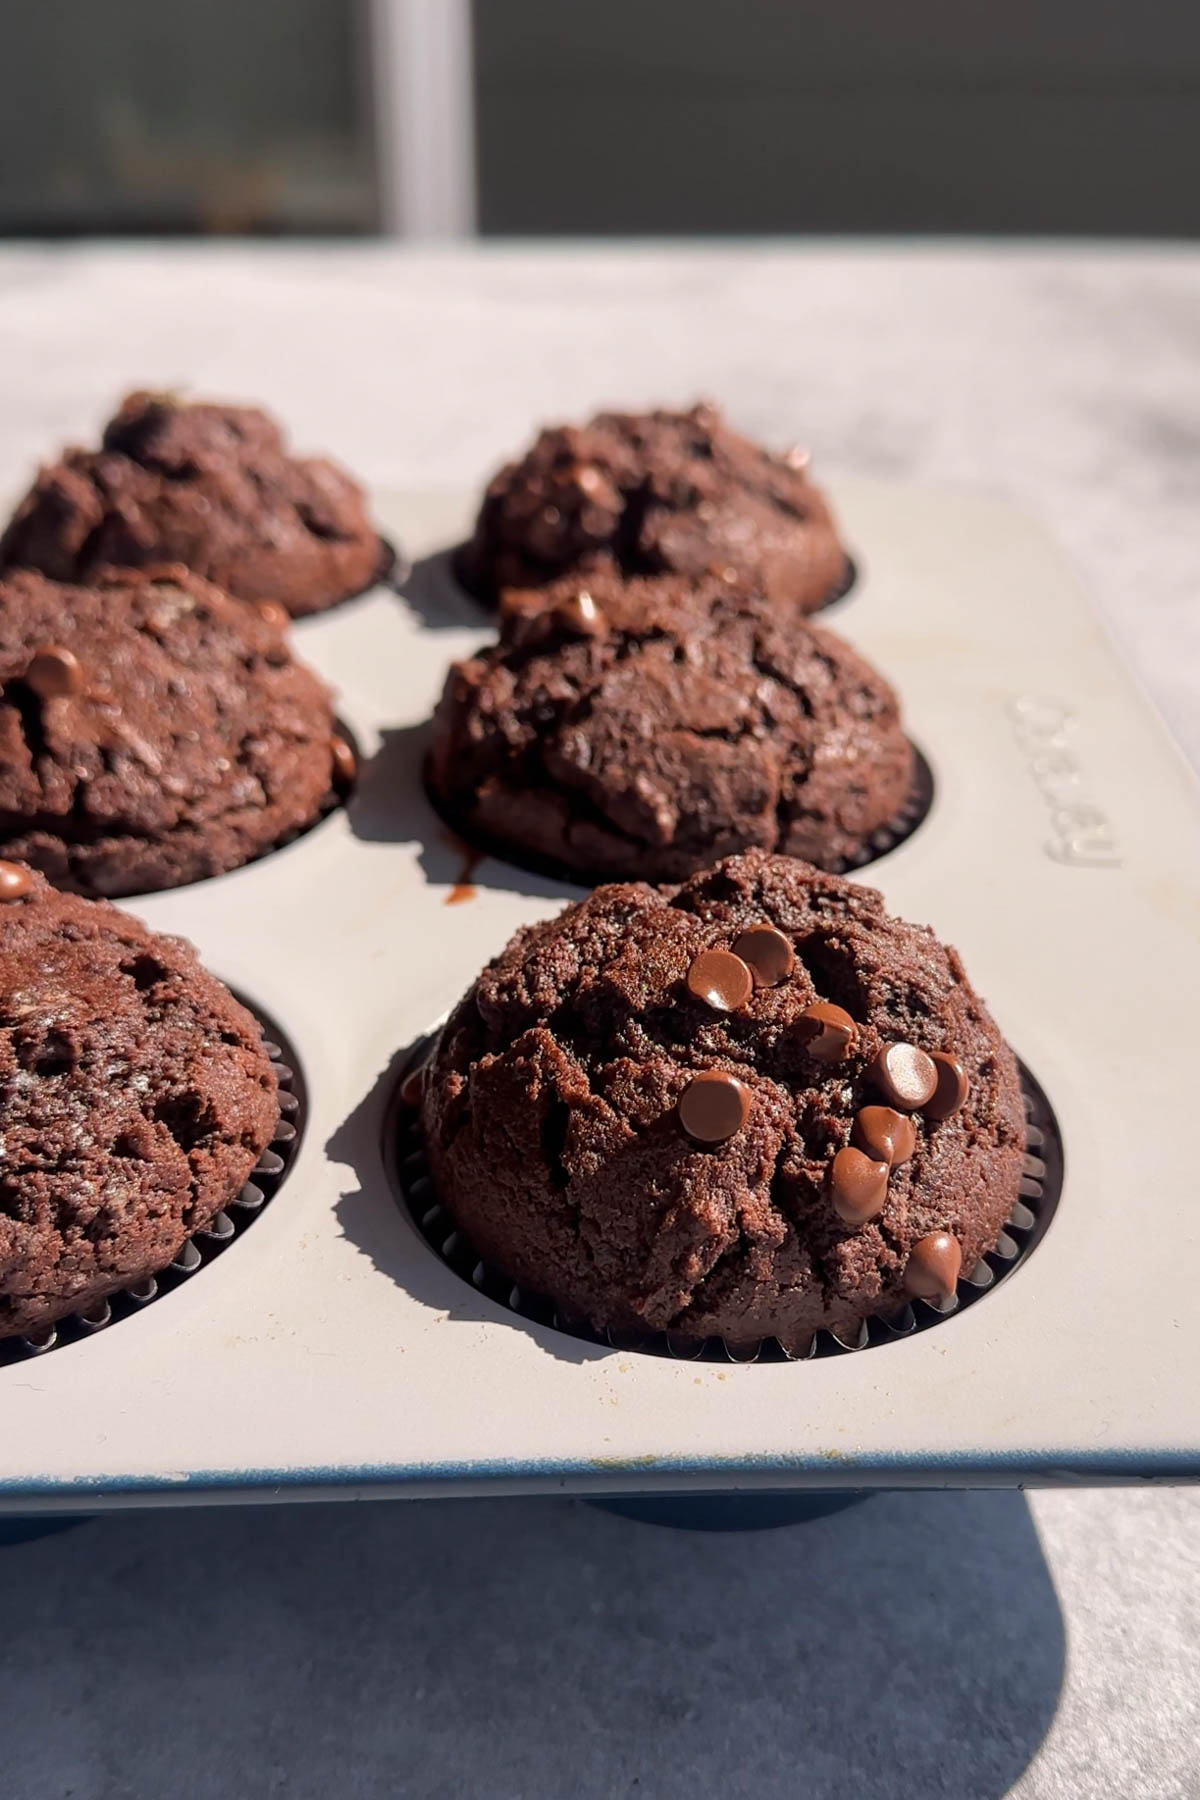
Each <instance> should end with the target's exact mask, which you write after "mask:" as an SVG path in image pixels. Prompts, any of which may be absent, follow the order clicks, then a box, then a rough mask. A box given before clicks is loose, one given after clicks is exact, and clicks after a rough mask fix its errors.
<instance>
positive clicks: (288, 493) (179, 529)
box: [0, 393, 391, 616]
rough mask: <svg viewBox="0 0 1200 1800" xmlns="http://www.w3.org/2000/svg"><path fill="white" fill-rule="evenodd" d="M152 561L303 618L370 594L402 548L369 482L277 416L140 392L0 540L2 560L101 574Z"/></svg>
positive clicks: (61, 466)
mask: <svg viewBox="0 0 1200 1800" xmlns="http://www.w3.org/2000/svg"><path fill="white" fill-rule="evenodd" d="M154 563H184V564H185V565H186V566H187V567H188V568H189V569H192V570H193V571H194V572H195V573H196V574H197V575H202V576H204V577H205V578H206V579H207V580H209V581H213V582H215V583H216V584H217V586H218V587H222V588H224V589H225V591H226V593H229V594H233V595H234V596H235V597H236V598H238V599H240V600H274V601H276V602H277V603H278V604H280V605H281V606H284V607H286V608H287V610H288V612H290V613H292V614H293V615H295V616H299V615H300V614H302V613H312V612H320V611H322V610H323V609H324V608H326V607H329V606H336V605H337V603H338V601H339V600H347V599H349V598H350V597H351V596H352V595H354V594H359V593H362V591H363V590H364V589H365V588H368V587H370V586H371V584H372V583H373V582H375V581H377V580H379V579H380V578H381V576H383V575H384V574H386V572H387V570H388V568H389V567H390V564H391V552H390V551H389V550H388V549H387V546H386V545H384V544H383V542H382V540H381V539H380V537H379V535H378V533H377V532H376V530H375V527H374V526H373V525H372V524H371V521H370V518H369V517H368V514H367V510H366V499H365V496H364V494H363V492H362V489H361V488H360V487H359V486H358V483H357V482H355V481H353V480H352V479H351V478H350V476H349V475H347V474H346V473H345V472H344V470H342V469H340V468H338V466H337V465H336V464H335V463H332V462H326V461H324V460H322V459H319V458H304V457H297V456H292V455H291V454H290V453H289V451H288V449H287V446H286V444H285V443H284V439H283V435H282V433H281V431H280V428H279V426H278V425H277V424H276V423H275V421H274V420H273V419H272V418H270V417H269V415H268V414H267V413H265V412H260V411H259V410H258V409H257V408H255V407H250V406H221V405H214V404H211V403H209V402H200V401H196V402H185V401H182V400H179V399H176V398H175V397H174V396H173V395H169V394H148V393H136V394H130V395H128V396H127V397H126V399H125V400H123V401H122V403H121V406H120V407H119V409H118V411H117V412H116V414H115V415H114V417H113V418H111V419H110V420H109V422H108V424H107V425H106V426H105V428H104V436H103V441H102V444H101V447H100V449H99V450H82V449H78V448H73V449H68V450H65V451H64V452H63V453H62V455H61V457H60V458H59V459H58V460H57V461H56V462H53V463H51V464H49V465H48V466H47V467H45V468H43V469H42V470H41V471H40V472H39V474H38V477H37V480H36V481H35V482H34V485H33V487H32V488H31V489H30V491H29V493H28V494H27V495H26V496H25V498H24V500H22V502H21V504H20V506H19V507H18V508H17V510H16V512H15V513H14V515H13V517H12V520H11V521H10V523H9V525H8V527H7V529H6V530H5V532H4V535H3V537H0V569H12V568H32V569H40V570H41V572H42V573H43V574H45V575H49V576H52V577H53V578H54V579H55V580H56V581H71V582H89V581H91V580H92V579H93V577H94V576H95V575H96V574H97V572H98V571H99V570H101V569H104V568H106V567H123V568H143V567H145V566H147V565H149V564H154Z"/></svg>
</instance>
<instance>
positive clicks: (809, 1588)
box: [0, 1384, 1064, 1800]
mask: <svg viewBox="0 0 1200 1800" xmlns="http://www.w3.org/2000/svg"><path fill="white" fill-rule="evenodd" d="M404 1405H405V1396H404V1393H403V1388H402V1386H401V1385H399V1384H398V1386H397V1392H396V1406H397V1410H398V1412H399V1413H401V1414H402V1413H403V1409H404ZM0 1609H2V1611H3V1616H4V1617H5V1619H6V1620H8V1621H10V1625H11V1629H9V1630H7V1631H6V1632H4V1633H3V1634H2V1636H0V1743H3V1747H4V1750H3V1761H4V1777H5V1780H4V1786H5V1790H6V1792H8V1793H10V1794H13V1795H19V1796H20V1800H62V1796H64V1795H66V1794H74V1795H76V1796H79V1797H80V1800H83V1797H85V1796H86V1800H143V1797H144V1800H159V1796H161V1795H164V1794H170V1795H171V1796H172V1797H173V1800H229V1797H230V1796H232V1795H245V1796H250V1795H260V1794H261V1795H267V1794H280V1795H287V1797H288V1800H331V1797H336V1800H397V1797H398V1796H403V1797H406V1800H407V1797H410V1796H411V1797H412V1800H476V1797H478V1800H568V1797H569V1800H611V1797H612V1796H616V1795H622V1796H623V1795H628V1794H640V1795H645V1796H647V1797H649V1796H653V1800H697V1796H700V1795H703V1796H708V1795H714V1796H715V1795H719V1796H721V1800H785V1797H786V1800H798V1797H802V1800H843V1797H848V1796H855V1795H870V1796H871V1800H892V1797H896V1800H899V1797H900V1796H903V1797H904V1800H912V1796H914V1795H920V1796H922V1797H923V1800H929V1797H930V1796H946V1797H947V1800H993V1797H995V1800H999V1797H1000V1796H1001V1795H1003V1794H1005V1793H1006V1792H1007V1791H1008V1789H1009V1787H1010V1786H1011V1785H1012V1783H1013V1782H1014V1781H1015V1780H1016V1779H1017V1777H1018V1776H1019V1774H1020V1773H1021V1771H1022V1770H1023V1769H1024V1768H1025V1767H1026V1765H1027V1764H1028V1762H1029V1761H1030V1759H1031V1757H1032V1756H1033V1754H1034V1752H1035V1750H1036V1749H1037V1746H1038V1744H1039V1743H1040V1741H1041V1739H1042V1737H1043V1735H1044V1734H1045V1732H1046V1730H1047V1728H1048V1726H1049V1724H1050V1721H1051V1718H1052V1716H1053V1713H1054V1709H1055V1705H1056V1702H1057V1698H1058V1694H1059V1689H1060V1686H1061V1682H1062V1674H1063V1658H1064V1642H1063V1626H1062V1620H1061V1616H1060V1613H1059V1608H1058V1604H1057V1600H1056V1597H1055V1594H1054V1589H1053V1587H1052V1585H1051V1581H1050V1577H1049V1574H1048V1571H1047V1568H1046V1564H1045V1562H1044V1560H1043V1558H1042V1553H1041V1549H1040V1547H1039V1544H1038V1539H1037V1535H1036V1532H1035V1530H1034V1526H1033V1522H1032V1520H1031V1518H1030V1514H1029V1511H1028V1509H1027V1507H1026V1504H1025V1501H1024V1499H1023V1498H1022V1497H1021V1496H1019V1495H1017V1494H1008V1493H977V1494H968V1495H956V1494H887V1495H882V1496H879V1497H877V1498H875V1499H873V1500H871V1501H870V1502H868V1503H867V1504H866V1505H864V1506H861V1507H856V1508H854V1509H852V1510H850V1511H848V1512H845V1513H841V1514H838V1515H836V1516H834V1517H831V1518H826V1519H820V1520H817V1521H815V1522H813V1523H810V1524H806V1525H800V1526H794V1527H789V1528H787V1529H784V1530H778V1531H770V1532H762V1533H733V1534H729V1535H721V1536H711V1535H707V1534H692V1533H688V1532H677V1531H669V1530H662V1529H659V1528H657V1527H654V1526H645V1525H636V1524H632V1523H630V1522H628V1521H626V1520H623V1519H619V1518H615V1517H612V1516H609V1515H606V1514H602V1513H599V1512H597V1511H594V1510H593V1509H591V1508H589V1507H588V1506H586V1505H585V1504H583V1503H581V1502H578V1501H564V1500H456V1501H445V1502H436V1501H425V1502H415V1501H413V1502H407V1503H403V1502H400V1503H397V1502H378V1503H373V1504H370V1505H349V1504H347V1505H340V1506H335V1505H322V1506H307V1507H306V1506H294V1507H281V1508H278V1509H270V1508H262V1509H246V1510H241V1509H237V1510H234V1509H222V1508H212V1509H209V1510H198V1511H176V1512H153V1513H138V1512H132V1513H126V1514H124V1515H117V1516H111V1517H108V1518H104V1519H97V1520H94V1521H92V1522H91V1523H89V1524H87V1525H85V1526H83V1527H81V1528H80V1529H79V1530H78V1531H76V1532H72V1533H68V1534H67V1535H66V1536H64V1537H61V1538H48V1539H45V1540H43V1541H42V1542H40V1543H33V1544H26V1545H23V1546H20V1547H17V1548H13V1549H9V1550H6V1551H4V1552H2V1553H0Z"/></svg>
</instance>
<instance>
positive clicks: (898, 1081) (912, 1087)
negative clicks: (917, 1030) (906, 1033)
mask: <svg viewBox="0 0 1200 1800" xmlns="http://www.w3.org/2000/svg"><path fill="white" fill-rule="evenodd" d="M868 1075H869V1078H870V1080H871V1081H872V1082H873V1083H874V1085H875V1086H876V1087H877V1088H878V1089H879V1092H880V1093H881V1094H882V1095H883V1097H884V1099H885V1100H886V1101H887V1103H888V1105H889V1106H898V1107H900V1108H901V1109H902V1110H903V1111H904V1112H916V1111H918V1109H919V1108H920V1107H922V1106H924V1104H925V1102H926V1101H927V1100H928V1099H929V1098H930V1096H931V1095H932V1094H933V1092H934V1090H935V1089H936V1087H937V1083H938V1078H937V1070H936V1069H935V1068H934V1066H933V1059H932V1058H931V1057H928V1056H926V1054H925V1052H924V1050H918V1049H917V1046H916V1045H915V1044H884V1045H883V1047H882V1049H881V1050H880V1052H879V1054H878V1056H877V1057H876V1058H875V1060H874V1062H873V1063H872V1064H871V1067H870V1069H869V1070H868Z"/></svg>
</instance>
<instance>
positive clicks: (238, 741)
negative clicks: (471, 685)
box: [0, 568, 333, 896]
mask: <svg viewBox="0 0 1200 1800" xmlns="http://www.w3.org/2000/svg"><path fill="white" fill-rule="evenodd" d="M47 647H53V648H54V649H55V651H56V653H57V652H58V651H65V652H66V654H67V656H68V657H69V658H70V659H71V661H72V662H73V664H74V665H75V669H76V671H77V672H76V674H75V681H76V684H77V687H76V691H73V692H66V693H59V694H51V695H50V696H49V697H42V696H41V695H40V694H39V693H38V691H37V690H36V687H35V686H34V685H33V683H34V682H36V680H37V676H36V671H35V670H34V669H33V663H34V658H35V657H37V656H38V654H39V653H40V652H43V651H44V650H45V649H46V648H47ZM332 728H333V711H332V704H331V700H330V696H329V693H328V691H327V690H326V688H325V687H324V685H323V683H322V682H321V681H320V680H319V679H318V678H317V676H315V675H314V674H313V673H312V672H311V670H309V669H306V668H305V667H304V665H303V664H302V663H298V662H297V661H296V660H295V658H294V657H293V656H292V653H291V650H290V648H289V646H288V640H287V635H286V632H285V631H283V630H281V629H280V627H279V626H278V625H277V624H275V623H274V622H273V621H271V620H270V619H267V618H264V617H262V616H261V614H260V613H259V612H258V611H257V610H256V609H255V608H254V607H250V606H244V605H243V604H242V603H241V602H240V601H237V600H231V599H230V598H229V596H228V595H227V594H224V593H222V592H221V591H220V589H218V588H215V587H212V586H211V585H209V583H207V582H204V581H201V580H200V579H199V578H198V577H197V576H195V575H191V574H189V573H188V571H187V570H186V569H182V568H176V569H168V570H160V571H153V570H147V571H143V572H140V573H135V572H132V571H126V572H124V573H123V574H121V575H120V576H119V577H115V578H114V579H112V580H111V581H109V582H107V583H105V584H103V585H97V586H94V587H67V586H60V585H59V584H57V583H55V582H51V581H47V580H46V579H45V578H44V577H43V576H41V575H35V574H33V573H31V572H29V571H19V572H17V573H15V574H13V575H11V576H10V577H8V579H6V580H4V581H0V856H3V857H10V858H12V859H14V860H16V861H21V862H29V863H32V864H33V865H34V866H35V867H37V868H39V869H41V870H42V871H43V872H44V873H45V874H46V875H48V876H49V878H50V879H51V881H53V882H54V883H55V885H56V886H58V887H62V888H70V889H75V890H77V891H79V892H82V893H90V894H98V895H108V896H113V895H120V894H133V893H142V892H146V891H148V890H150V889H154V888H164V887H176V886H179V885H180V884H182V883H184V882H188V881H197V880H200V879H201V878H202V877H205V876H210V875H218V874H221V873H223V872H224V871H225V870H228V869H235V868H237V867H239V866H240V865H241V864H242V863H245V862H249V861H251V860H252V859H253V858H254V857H256V856H258V855H260V854H261V853H262V852H263V851H265V850H268V849H271V848H272V847H273V846H274V845H276V844H277V843H279V841H280V840H281V839H282V838H284V837H286V836H288V835H289V834H291V833H293V832H296V831H299V830H301V829H303V828H304V827H305V826H306V825H309V824H311V823H312V822H313V821H314V820H315V819H316V818H317V817H318V816H319V815H320V812H321V810H322V807H323V805H324V803H325V802H326V800H327V798H328V796H329V794H330V790H331V787H332V783H333V751H332V748H331V741H332Z"/></svg>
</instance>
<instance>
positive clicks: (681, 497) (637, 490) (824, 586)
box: [458, 404, 851, 612]
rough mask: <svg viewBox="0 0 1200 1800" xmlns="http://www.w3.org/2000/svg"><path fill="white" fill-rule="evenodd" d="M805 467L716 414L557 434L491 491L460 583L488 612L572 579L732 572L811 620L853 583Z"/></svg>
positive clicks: (642, 419)
mask: <svg viewBox="0 0 1200 1800" xmlns="http://www.w3.org/2000/svg"><path fill="white" fill-rule="evenodd" d="M806 467H807V457H806V456H804V455H803V454H802V453H797V452H794V451H793V452H789V453H788V454H786V455H783V456H775V455H772V453H771V452H770V451H768V450H765V449H763V448H762V447H761V446H760V445H758V444H754V443H751V442H750V440H749V439H748V438H744V437H739V435H738V434H737V433H736V432H734V431H731V430H730V429H729V427H728V426H727V425H726V424H725V422H724V420H723V419H722V417H721V415H720V413H719V411H718V410H717V408H716V407H715V406H712V405H710V404H702V405H699V406H694V407H692V408H691V410H690V411H688V412H662V411H660V412H651V413H615V412H614V413H600V414H599V415H598V416H597V417H596V418H594V419H592V420H590V421H589V422H588V424H586V425H579V426H574V425H561V426H554V427H552V428H551V429H549V430H546V431H543V432H542V433H541V435H540V436H539V437H538V439H537V440H536V442H535V443H534V444H533V446H532V448H531V449H530V450H529V451H528V452H527V453H526V454H525V455H524V456H523V457H521V458H520V459H519V460H518V461H516V462H512V463H509V464H507V466H506V467H505V468H503V469H501V470H500V472H499V473H498V474H497V475H496V476H495V478H494V479H493V481H492V482H491V484H490V486H489V487H488V490H487V493H486V495H485V497H484V501H483V506H482V508H481V510H480V513H479V517H478V519H477V521H476V524H475V530H474V533H473V535H472V537H471V539H470V542H469V543H467V544H466V545H465V546H464V547H463V549H462V551H461V552H460V554H459V558H458V569H459V574H460V576H461V578H462V580H463V581H464V582H465V584H466V586H467V587H468V588H470V589H471V590H472V592H473V593H475V594H476V595H478V597H479V598H480V599H483V600H487V601H491V602H495V601H496V600H497V599H498V597H499V595H500V593H501V591H502V590H503V589H504V588H507V587H518V588H533V587H542V586H544V585H545V584H546V583H547V582H551V581H554V580H555V579H556V578H557V577H558V576H560V575H563V574H567V573H583V574H588V575H590V574H591V573H592V572H593V571H595V570H611V569H617V570H620V571H622V572H623V573H624V574H626V575H654V574H661V573H664V572H674V573H676V574H680V575H692V576H696V575H703V574H706V573H707V572H708V571H710V570H712V569H728V570H730V571H731V572H732V573H733V574H734V575H737V576H740V577H744V578H746V579H748V580H750V581H751V582H753V583H754V584H755V585H756V586H757V587H758V588H760V589H761V591H762V592H763V593H764V594H765V595H766V596H767V597H768V598H769V599H771V600H780V601H784V602H786V603H787V604H789V605H791V606H798V607H799V608H800V609H801V610H802V611H804V612H815V611H816V610H817V608H818V607H821V606H825V605H826V604H828V602H829V601H830V600H835V599H837V597H838V596H839V595H840V594H841V593H843V592H844V591H845V589H846V587H847V585H848V583H849V579H850V573H851V571H850V564H849V561H848V559H847V556H846V552H845V551H844V550H843V548H842V546H841V543H840V542H839V539H838V534H837V528H836V526H835V524H834V521H833V517H832V514H831V513H830V510H829V505H828V502H827V501H826V499H825V496H824V494H823V493H822V492H821V490H820V488H818V487H816V486H814V484H813V483H812V482H811V481H810V480H809V478H808V475H807V473H806Z"/></svg>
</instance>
